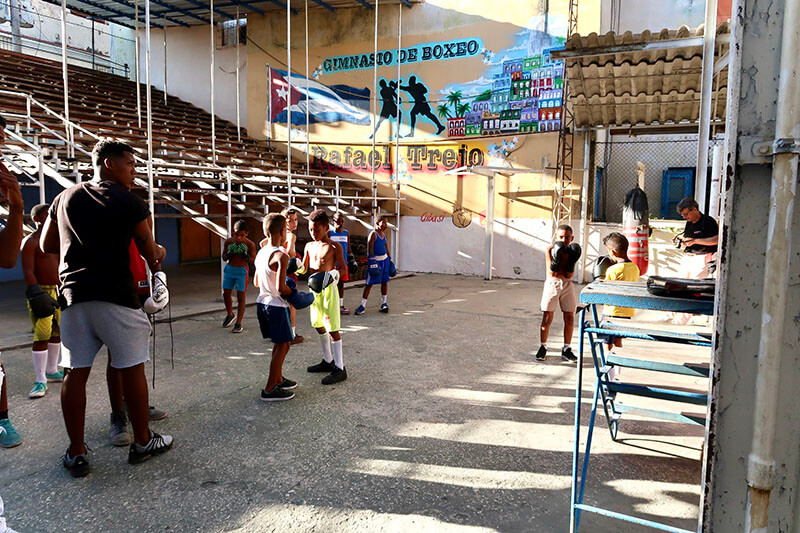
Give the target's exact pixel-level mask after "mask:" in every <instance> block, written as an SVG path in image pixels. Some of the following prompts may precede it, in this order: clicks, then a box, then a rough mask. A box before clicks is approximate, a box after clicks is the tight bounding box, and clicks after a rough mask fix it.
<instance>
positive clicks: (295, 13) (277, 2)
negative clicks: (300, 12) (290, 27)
mask: <svg viewBox="0 0 800 533" xmlns="http://www.w3.org/2000/svg"><path fill="white" fill-rule="evenodd" d="M269 1H270V2H272V3H273V4H275V5H276V6H280V7H282V8H283V9H286V3H285V2H281V1H280V0H269ZM292 15H297V10H296V9H295V8H292Z"/></svg>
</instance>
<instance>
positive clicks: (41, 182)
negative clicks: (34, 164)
mask: <svg viewBox="0 0 800 533" xmlns="http://www.w3.org/2000/svg"><path fill="white" fill-rule="evenodd" d="M37 157H38V159H39V203H40V204H46V203H47V200H46V195H45V192H46V191H45V187H44V154H43V153H42V150H41V148H40V149H39V153H38V154H37Z"/></svg>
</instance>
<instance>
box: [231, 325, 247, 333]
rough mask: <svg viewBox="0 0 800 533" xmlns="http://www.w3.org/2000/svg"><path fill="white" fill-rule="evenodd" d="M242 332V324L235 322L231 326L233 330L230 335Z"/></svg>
mask: <svg viewBox="0 0 800 533" xmlns="http://www.w3.org/2000/svg"><path fill="white" fill-rule="evenodd" d="M242 331H244V327H243V326H242V323H241V322H237V323H236V324H235V325H234V326H233V329H232V330H231V333H241V332H242Z"/></svg>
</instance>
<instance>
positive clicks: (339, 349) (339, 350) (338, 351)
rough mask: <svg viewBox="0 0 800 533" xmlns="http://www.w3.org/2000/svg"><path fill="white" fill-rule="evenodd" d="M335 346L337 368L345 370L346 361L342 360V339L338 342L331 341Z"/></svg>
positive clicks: (334, 356)
mask: <svg viewBox="0 0 800 533" xmlns="http://www.w3.org/2000/svg"><path fill="white" fill-rule="evenodd" d="M331 346H333V360H334V362H335V363H336V366H337V367H339V368H341V369H342V370H344V361H343V360H342V339H339V340H338V341H331Z"/></svg>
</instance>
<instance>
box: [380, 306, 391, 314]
mask: <svg viewBox="0 0 800 533" xmlns="http://www.w3.org/2000/svg"><path fill="white" fill-rule="evenodd" d="M379 311H380V312H381V313H388V312H389V304H381V308H380V309H379Z"/></svg>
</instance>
